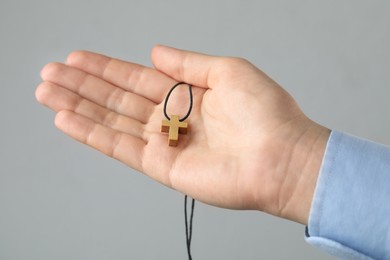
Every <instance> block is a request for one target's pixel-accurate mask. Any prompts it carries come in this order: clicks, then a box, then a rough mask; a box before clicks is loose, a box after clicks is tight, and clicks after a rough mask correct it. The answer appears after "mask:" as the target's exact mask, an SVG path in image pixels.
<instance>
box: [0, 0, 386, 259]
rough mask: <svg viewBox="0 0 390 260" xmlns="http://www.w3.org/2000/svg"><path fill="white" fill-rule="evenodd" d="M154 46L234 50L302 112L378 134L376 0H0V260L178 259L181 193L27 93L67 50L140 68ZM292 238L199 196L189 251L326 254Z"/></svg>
mask: <svg viewBox="0 0 390 260" xmlns="http://www.w3.org/2000/svg"><path fill="white" fill-rule="evenodd" d="M156 43H163V44H168V45H172V46H176V47H179V48H185V49H191V50H196V51H201V52H206V53H211V54H217V55H232V56H241V57H245V58H247V59H249V60H251V61H252V62H253V63H255V64H256V65H257V66H259V67H261V68H262V69H263V70H264V71H265V72H267V73H268V74H269V75H270V76H271V77H273V78H274V79H276V80H277V81H278V82H279V83H280V84H282V85H283V86H284V87H285V88H286V89H287V90H288V91H289V92H290V93H291V94H292V95H293V96H294V97H295V98H296V99H297V100H298V102H299V103H300V105H301V107H302V108H303V109H304V111H305V112H306V113H307V114H308V115H309V116H310V117H311V118H313V119H314V120H316V121H318V122H320V123H321V124H324V125H326V126H328V127H330V128H337V129H339V130H343V131H346V132H349V133H352V134H355V135H359V136H362V137H366V138H369V139H373V140H376V141H379V142H382V143H385V144H390V134H389V132H390V119H389V110H390V102H389V96H390V90H389V88H390V86H389V82H390V73H389V72H390V51H389V46H390V4H389V1H379V0H378V1H357V0H348V1H339V0H327V1H311V0H306V1H305V0H299V1H298V0H296V1H290V0H286V1H249V0H246V1H206V0H201V1H199V0H196V1H183V0H182V1H179V0H177V1H173V0H169V1H134V0H126V1H79V0H77V1H76V0H67V1H53V0H46V1H45V0H34V1H14V0H0V133H1V135H0V259H1V260H11V259H12V260H14V259H37V260H38V259H39V260H45V259H96V260H100V259H185V258H186V251H185V236H184V222H183V218H184V217H183V205H182V203H183V196H182V195H181V194H178V193H177V192H175V191H172V190H169V189H167V188H165V187H162V186H160V185H158V184H157V183H155V182H154V181H152V180H150V179H148V178H146V177H145V176H143V175H141V174H139V173H136V172H134V171H132V170H131V169H129V168H127V167H125V166H124V165H122V164H120V163H118V162H117V161H114V160H112V159H109V158H106V157H104V156H103V155H101V154H99V153H98V152H95V151H93V150H91V149H89V148H87V147H85V146H82V145H80V144H78V143H76V142H74V141H73V140H71V139H69V138H68V137H66V136H65V135H63V134H62V133H60V132H59V131H58V130H56V129H55V127H54V125H53V116H54V113H52V112H50V111H48V110H46V109H45V108H43V107H42V106H40V105H39V104H38V103H37V102H36V101H35V98H34V90H35V87H36V86H37V85H38V84H39V82H40V79H39V71H40V69H41V67H42V66H43V65H44V64H45V63H47V62H50V61H63V60H64V59H65V57H66V55H67V54H68V53H69V52H70V51H72V50H75V49H88V50H93V51H97V52H101V53H105V54H108V55H112V56H115V57H119V58H122V59H127V60H132V61H135V62H139V63H142V64H146V65H151V62H150V50H151V48H152V46H153V45H155V44H156ZM259 188H261V187H259ZM303 237H304V227H303V226H301V225H299V224H295V223H292V222H289V221H285V220H282V219H277V218H274V217H271V216H268V215H266V214H263V213H260V212H249V211H247V212H237V211H231V210H223V209H219V208H213V207H210V206H207V205H202V204H200V203H198V204H197V207H196V212H195V222H194V237H193V255H194V259H333V258H332V257H330V256H328V255H326V254H324V253H322V252H320V251H317V250H316V249H314V248H312V247H310V246H308V245H307V244H306V243H305V242H304V239H303Z"/></svg>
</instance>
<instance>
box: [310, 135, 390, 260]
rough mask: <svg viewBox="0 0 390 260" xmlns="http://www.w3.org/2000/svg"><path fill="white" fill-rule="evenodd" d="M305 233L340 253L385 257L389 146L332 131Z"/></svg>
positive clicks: (389, 222) (389, 230) (388, 253)
mask: <svg viewBox="0 0 390 260" xmlns="http://www.w3.org/2000/svg"><path fill="white" fill-rule="evenodd" d="M305 239H306V241H307V242H308V243H309V244H311V245H313V246H315V247H318V248H320V249H322V250H324V251H327V252H328V253H330V254H333V255H336V256H338V257H341V258H342V259H373V258H374V259H390V147H386V146H383V145H380V144H376V143H373V142H371V141H367V140H363V139H360V138H357V137H354V136H350V135H347V134H344V133H341V132H338V131H332V133H331V135H330V137H329V140H328V144H327V147H326V151H325V155H324V159H323V162H322V166H321V170H320V174H319V177H318V181H317V186H316V190H315V193H314V197H313V202H312V206H311V211H310V216H309V223H308V227H307V228H306V235H305Z"/></svg>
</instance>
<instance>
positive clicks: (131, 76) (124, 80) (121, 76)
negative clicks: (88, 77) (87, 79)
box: [66, 51, 176, 103]
mask: <svg viewBox="0 0 390 260" xmlns="http://www.w3.org/2000/svg"><path fill="white" fill-rule="evenodd" d="M66 63H67V64H68V65H69V66H72V67H75V68H78V69H80V70H83V71H85V72H87V73H89V74H92V75H94V76H96V77H99V78H102V79H104V80H105V81H107V82H110V83H111V84H114V85H116V86H118V87H120V88H123V89H125V90H127V91H130V92H133V93H135V94H138V95H140V96H143V97H145V98H147V99H149V100H151V101H153V102H155V103H161V102H162V101H163V100H164V98H165V95H166V93H167V91H168V90H169V89H170V88H171V87H172V85H173V84H175V83H176V81H175V80H173V79H172V78H170V77H168V76H166V75H165V74H163V73H161V72H159V71H157V70H155V69H152V68H149V67H145V66H142V65H139V64H136V63H131V62H126V61H122V60H119V59H115V58H110V57H107V56H104V55H101V54H97V53H93V52H88V51H75V52H73V53H71V54H70V55H69V56H68V58H67V61H66Z"/></svg>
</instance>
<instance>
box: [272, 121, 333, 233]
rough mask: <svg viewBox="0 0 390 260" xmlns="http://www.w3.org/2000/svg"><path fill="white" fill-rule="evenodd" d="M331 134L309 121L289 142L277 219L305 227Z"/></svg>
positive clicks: (326, 129)
mask: <svg viewBox="0 0 390 260" xmlns="http://www.w3.org/2000/svg"><path fill="white" fill-rule="evenodd" d="M329 135H330V130H329V129H328V128H325V127H323V126H321V125H318V124H316V123H314V122H312V121H311V120H310V121H309V123H308V124H307V126H305V127H303V129H301V134H300V135H298V136H299V138H295V141H293V142H292V144H291V145H292V149H291V155H290V160H289V162H288V167H287V169H289V171H288V173H287V174H286V180H285V181H284V182H283V184H282V185H281V188H280V193H279V196H278V202H279V203H278V204H279V216H280V217H282V218H286V219H290V220H293V221H295V222H298V223H301V224H304V225H307V223H308V218H309V214H310V208H311V202H312V199H313V195H314V191H315V188H316V184H317V178H318V175H319V172H320V168H321V164H322V159H323V156H324V152H325V149H326V144H327V142H328V139H329Z"/></svg>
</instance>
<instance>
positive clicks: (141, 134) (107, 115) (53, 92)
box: [36, 82, 148, 142]
mask: <svg viewBox="0 0 390 260" xmlns="http://www.w3.org/2000/svg"><path fill="white" fill-rule="evenodd" d="M36 97H37V99H38V101H39V102H40V103H42V104H43V105H45V106H47V107H49V108H51V109H52V110H54V111H56V112H58V111H61V110H69V111H73V112H75V113H77V114H80V115H82V116H84V117H87V118H89V119H91V120H93V121H94V122H96V123H99V124H101V125H104V126H107V127H109V128H112V129H114V130H118V131H120V132H124V133H126V134H130V135H132V136H135V137H137V138H140V139H142V140H144V141H145V142H146V141H147V140H148V137H147V136H146V132H145V131H144V125H143V124H142V123H140V122H139V121H137V120H134V119H132V118H129V117H126V116H123V115H120V114H118V113H115V112H113V111H111V110H108V109H106V108H104V107H101V106H99V105H96V104H95V103H93V102H91V101H89V100H87V99H85V98H82V97H81V96H79V95H77V94H75V93H74V92H71V91H69V90H67V89H65V88H62V87H60V86H57V85H55V84H53V83H49V82H43V83H42V84H41V85H39V87H38V88H37V90H36Z"/></svg>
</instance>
